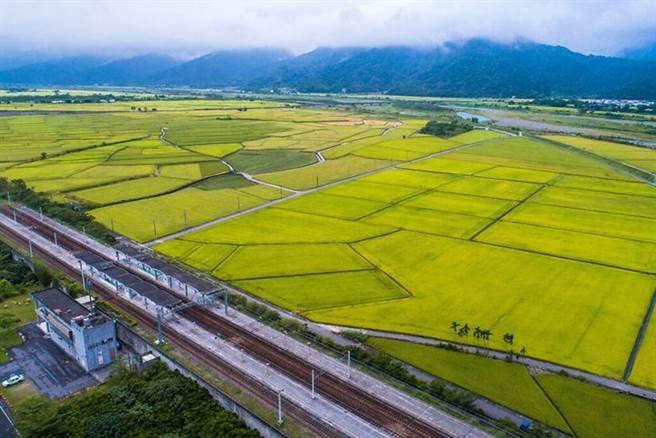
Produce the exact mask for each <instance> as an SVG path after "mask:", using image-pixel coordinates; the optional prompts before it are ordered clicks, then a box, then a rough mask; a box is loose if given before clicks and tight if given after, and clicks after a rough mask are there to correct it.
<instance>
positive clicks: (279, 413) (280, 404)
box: [278, 389, 284, 424]
mask: <svg viewBox="0 0 656 438" xmlns="http://www.w3.org/2000/svg"><path fill="white" fill-rule="evenodd" d="M283 391H284V390H283V389H281V390H280V391H278V424H282V422H283V418H282V393H283Z"/></svg>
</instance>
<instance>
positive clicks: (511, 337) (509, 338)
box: [503, 333, 515, 345]
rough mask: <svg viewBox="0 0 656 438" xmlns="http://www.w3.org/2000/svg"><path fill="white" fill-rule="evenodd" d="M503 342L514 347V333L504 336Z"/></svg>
mask: <svg viewBox="0 0 656 438" xmlns="http://www.w3.org/2000/svg"><path fill="white" fill-rule="evenodd" d="M503 342H505V343H507V344H510V345H512V344H513V342H515V335H513V334H512V333H506V334H505V335H503Z"/></svg>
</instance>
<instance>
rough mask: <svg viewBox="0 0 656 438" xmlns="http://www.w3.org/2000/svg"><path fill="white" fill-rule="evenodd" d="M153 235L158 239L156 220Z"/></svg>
mask: <svg viewBox="0 0 656 438" xmlns="http://www.w3.org/2000/svg"><path fill="white" fill-rule="evenodd" d="M153 235H154V236H155V239H157V225H156V224H155V219H153Z"/></svg>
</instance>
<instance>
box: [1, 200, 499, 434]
mask: <svg viewBox="0 0 656 438" xmlns="http://www.w3.org/2000/svg"><path fill="white" fill-rule="evenodd" d="M0 212H1V213H3V214H4V215H5V216H6V217H7V218H10V219H14V218H15V219H16V220H17V222H18V223H20V224H22V225H24V226H27V227H30V228H31V229H32V230H34V231H35V232H36V233H38V234H39V235H40V236H42V237H44V238H45V239H48V240H50V241H54V240H55V239H56V240H57V244H58V245H59V246H60V247H62V248H64V249H66V250H67V251H70V252H78V251H91V252H94V253H96V254H98V255H99V256H101V257H103V258H105V259H107V260H108V261H109V260H110V259H109V258H108V257H107V256H106V255H104V254H101V253H99V252H98V251H96V250H95V249H94V248H92V247H91V246H90V245H88V244H86V243H84V242H81V241H79V240H77V239H75V238H72V237H70V236H69V235H67V234H65V233H62V232H61V230H58V229H55V228H54V227H53V226H51V225H49V224H48V223H46V222H44V221H41V220H38V219H37V218H36V217H34V216H35V215H33V214H27V213H24V212H23V211H21V210H18V209H11V208H10V207H7V206H4V205H3V206H1V207H0ZM3 229H6V227H4V226H3ZM71 234H73V233H71ZM55 235H56V237H55ZM122 267H124V268H126V267H125V266H124V265H122ZM126 269H127V268H126ZM69 270H70V268H69ZM132 272H133V273H134V274H136V275H139V276H141V277H142V278H143V279H144V280H146V281H149V282H151V283H153V284H155V285H157V286H158V287H160V288H162V285H161V283H156V282H155V281H154V280H152V279H150V278H149V277H147V276H146V275H144V274H143V273H140V272H137V271H135V270H133V271H132ZM69 274H70V273H69ZM73 275H77V273H73ZM164 289H165V290H167V291H168V292H170V293H172V294H174V295H175V296H177V297H178V298H180V299H181V300H182V301H184V302H188V299H187V298H186V297H184V296H183V295H180V294H179V293H177V292H175V291H173V290H172V289H170V288H164ZM109 293H111V294H112V296H115V293H114V292H113V291H110V292H109ZM117 301H118V300H117ZM135 312H136V311H135V309H132V310H131V309H126V313H129V314H130V315H133V314H135ZM179 313H180V315H181V316H183V317H184V318H186V319H188V320H189V321H192V322H194V323H195V324H197V325H198V327H202V328H203V329H205V330H207V331H208V332H210V333H216V334H218V335H220V336H221V337H222V338H223V339H226V340H227V341H229V342H231V343H232V344H234V345H237V346H239V347H240V348H242V349H243V350H244V351H245V352H247V353H248V354H249V355H250V356H252V357H254V358H256V359H258V360H260V361H262V362H264V363H268V364H271V366H272V367H273V368H275V369H276V370H278V371H279V372H281V373H283V374H285V375H287V376H288V377H289V378H291V379H294V380H296V381H298V382H300V383H301V384H303V385H305V386H307V387H309V386H310V385H311V379H312V377H311V376H312V371H313V370H314V369H315V367H314V366H312V365H311V364H309V363H308V362H307V361H306V360H304V359H302V358H301V357H299V356H297V355H294V354H293V353H290V352H289V351H287V350H285V349H283V348H281V347H280V346H278V345H275V344H273V343H271V342H269V341H268V340H266V339H264V338H262V337H260V336H258V335H256V334H253V333H252V332H251V331H250V330H248V329H246V328H243V327H241V326H239V325H237V324H235V323H233V322H231V321H229V320H227V319H225V318H221V317H219V316H218V315H217V314H215V313H213V312H211V311H209V310H208V309H205V308H201V307H198V306H192V307H187V308H185V309H183V310H181V311H180V312H179ZM151 319H152V317H151ZM151 323H152V321H151ZM172 332H174V331H172V330H167V334H168V336H171V334H172ZM176 336H179V334H178V335H175V334H174V337H176ZM178 341H179V340H178ZM185 341H187V342H189V341H188V340H185ZM201 356H202V353H201ZM317 393H319V394H321V395H322V396H324V397H326V398H327V399H329V400H332V401H333V402H335V403H337V404H339V405H341V406H343V407H344V408H346V409H348V410H349V411H351V412H353V413H355V414H356V415H358V416H360V417H361V418H363V419H365V420H366V421H368V422H370V423H372V424H374V425H376V426H377V427H379V428H381V429H382V430H384V431H385V432H387V433H389V434H391V435H394V436H402V437H446V436H487V434H485V433H484V432H482V431H480V430H477V429H475V428H474V427H472V426H469V425H467V424H465V423H462V422H461V421H460V420H456V419H455V418H452V417H450V416H447V415H446V414H443V415H444V417H446V418H447V419H448V421H447V422H446V423H447V424H445V425H444V429H443V428H442V427H440V426H436V425H434V424H429V423H427V422H426V421H424V419H419V418H416V417H415V416H414V415H411V414H410V413H408V412H406V411H404V410H402V409H400V408H399V407H397V406H394V405H392V404H390V403H389V402H387V401H384V400H382V399H380V398H377V397H375V396H374V395H372V394H370V393H368V392H366V391H365V390H364V389H362V388H359V387H357V386H355V385H354V384H353V383H352V382H349V381H347V380H345V379H343V378H341V377H338V376H337V375H335V374H334V373H331V372H324V373H322V375H321V380H320V381H319V382H318V385H317ZM417 403H419V404H421V402H419V401H417Z"/></svg>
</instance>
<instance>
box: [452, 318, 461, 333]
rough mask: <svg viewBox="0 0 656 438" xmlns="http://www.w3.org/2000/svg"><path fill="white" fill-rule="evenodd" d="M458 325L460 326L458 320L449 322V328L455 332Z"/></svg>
mask: <svg viewBox="0 0 656 438" xmlns="http://www.w3.org/2000/svg"><path fill="white" fill-rule="evenodd" d="M459 326H460V323H459V322H456V321H452V322H451V330H453V331H454V332H457V331H458V327H459Z"/></svg>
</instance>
